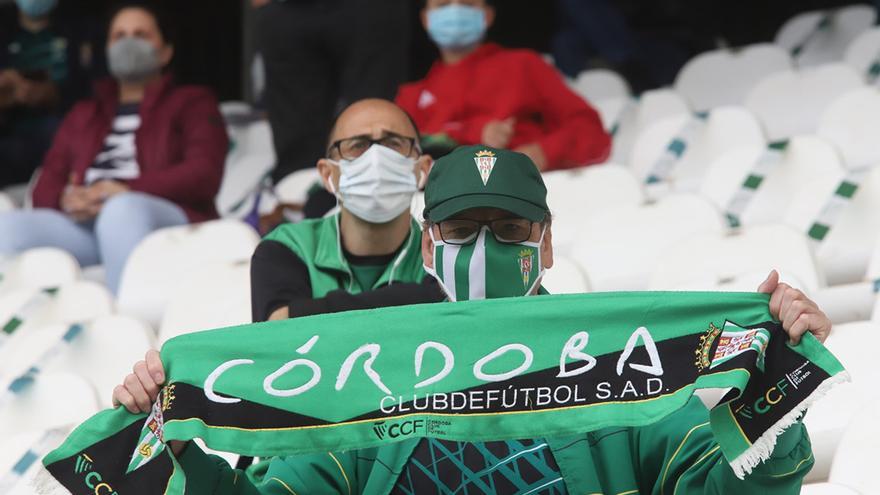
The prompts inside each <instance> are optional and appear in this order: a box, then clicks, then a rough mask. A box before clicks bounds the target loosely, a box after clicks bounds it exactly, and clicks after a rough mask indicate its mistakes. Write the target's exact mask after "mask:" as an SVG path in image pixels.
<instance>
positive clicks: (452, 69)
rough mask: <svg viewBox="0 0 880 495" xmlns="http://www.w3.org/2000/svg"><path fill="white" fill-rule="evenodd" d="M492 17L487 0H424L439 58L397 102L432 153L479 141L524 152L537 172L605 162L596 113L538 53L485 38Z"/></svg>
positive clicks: (606, 140) (607, 141) (607, 144)
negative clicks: (423, 135) (506, 46)
mask: <svg viewBox="0 0 880 495" xmlns="http://www.w3.org/2000/svg"><path fill="white" fill-rule="evenodd" d="M494 18H495V10H494V9H493V8H492V7H491V6H490V5H489V4H488V0H455V1H450V0H427V2H426V5H425V8H424V10H422V23H423V24H424V26H425V29H427V31H428V34H429V35H430V37H431V39H432V40H434V43H436V44H437V46H438V47H439V48H440V58H441V59H440V60H439V61H438V62H436V63H435V64H434V66H433V67H432V68H431V71H430V72H429V73H428V75H427V77H426V78H425V79H424V80H422V81H418V82H415V83H411V84H405V85H403V86H402V87H401V88H400V92H399V93H398V95H397V103H398V104H399V105H400V106H401V107H403V109H404V110H406V111H407V112H409V113H410V115H412V116H413V118H414V119H415V121H416V125H418V126H419V129H420V130H421V131H422V132H423V133H424V134H426V135H427V136H426V141H427V142H429V143H431V148H430V149H431V150H432V152H433V150H434V146H438V147H442V146H443V145H442V143H446V144H445V147H446V148H449V149H451V148H454V147H455V146H457V145H461V144H479V143H481V144H485V145H487V146H493V147H496V148H510V149H515V150H517V151H520V152H522V153H525V154H526V155H528V156H529V157H530V158H531V159H532V160H533V161H534V162H535V164H536V165H537V166H538V168H539V169H540V170H554V169H564V168H572V167H578V166H582V165H587V164H591V163H598V162H602V161H604V160H605V159H606V158H607V157H608V154H609V152H610V149H611V138H610V137H609V136H608V134H607V133H606V132H605V130H604V128H603V127H602V122H601V120H600V118H599V114H598V113H597V112H596V111H595V110H594V109H593V108H591V107H590V105H588V104H587V103H586V102H585V101H584V100H583V99H582V98H580V97H579V96H577V95H576V94H574V93H573V92H572V91H571V90H570V89H568V87H567V86H566V85H565V82H564V81H563V80H562V78H561V77H560V75H559V74H558V73H557V72H556V70H555V69H553V68H552V67H551V66H550V65H548V64H547V63H546V62H544V60H543V59H542V58H541V56H540V55H538V54H537V53H534V52H532V51H529V50H510V49H506V48H502V47H500V46H498V45H495V44H492V43H484V42H483V37H484V36H485V33H486V30H487V29H488V28H489V26H491V25H492V22H493V20H494ZM426 146H428V144H427V143H426Z"/></svg>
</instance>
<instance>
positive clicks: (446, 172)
mask: <svg viewBox="0 0 880 495" xmlns="http://www.w3.org/2000/svg"><path fill="white" fill-rule="evenodd" d="M480 153H482V155H480ZM486 153H489V155H486ZM478 156H492V157H493V158H495V161H494V162H492V163H493V165H492V167H490V168H491V169H492V170H491V171H490V175H491V179H492V180H491V181H489V182H488V185H486V184H484V181H483V177H484V174H482V173H480V172H478V167H477V165H476V164H475V163H474V158H475V157H478ZM425 204H426V206H425V218H426V223H425V229H424V232H423V236H422V239H421V243H420V248H421V257H422V258H423V259H424V264H425V267H426V268H427V269H428V270H429V271H431V272H432V275H433V276H434V277H436V279H437V282H438V283H439V284H440V285H441V286H442V287H443V289H444V291H445V292H446V293H447V294H448V296H449V299H450V300H451V301H464V300H474V299H493V298H500V297H526V296H533V295H536V294H541V293H544V292H545V291H543V290H541V273H543V272H544V271H545V270H549V269H550V268H552V266H553V239H552V225H551V219H550V212H549V209H548V207H547V189H546V187H545V186H544V183H543V180H542V179H541V175H540V174H539V173H538V171H537V170H536V168H535V165H534V164H533V163H532V162H531V161H530V160H529V159H528V158H527V157H525V156H523V155H521V154H516V153H512V152H509V151H503V150H490V149H486V148H483V147H469V148H461V149H459V150H457V151H455V152H453V153H452V154H450V155H448V156H446V157H444V158H442V159H440V160H438V162H437V165H436V166H435V167H433V169H432V171H431V175H430V179H429V181H428V187H427V188H426V189H425ZM464 246H470V248H468V249H470V250H471V253H472V255H470V256H468V257H467V258H468V259H469V261H468V262H466V263H463V264H462V263H453V265H455V266H454V267H453V268H451V269H450V268H449V266H451V265H448V264H446V263H444V267H445V268H444V269H443V270H439V272H440V273H435V269H434V267H435V266H437V264H439V263H435V262H436V261H437V258H436V257H437V256H442V253H443V252H448V250H449V249H450V248H453V247H455V248H459V247H461V248H462V249H465V248H464ZM524 248H527V249H529V250H533V252H534V255H533V256H534V259H535V265H534V268H533V270H534V271H533V273H535V275H536V276H535V277H534V278H532V279H531V286H530V287H527V288H524V285H523V283H522V275H521V272H520V270H521V269H520V267H519V264H518V263H510V262H505V261H510V260H516V259H517V258H518V256H521V255H520V254H519V253H520V252H521V251H522V250H523V249H524ZM444 250H447V251H444ZM458 259H459V260H461V259H462V258H461V257H459V258H458ZM474 273H478V274H482V276H481V277H480V280H481V282H482V283H472V284H471V285H470V286H469V287H470V291H465V292H466V293H464V292H458V293H457V294H456V281H457V280H459V281H460V280H461V279H462V278H464V279H469V280H471V281H473V280H474V279H473V278H470V277H473V276H474V275H472V274H474ZM490 280H491V281H494V283H493V284H490V283H488V282H489V281H490ZM392 288H393V287H388V288H385V289H383V290H384V291H386V292H387V291H388V290H390V289H392ZM758 291H759V292H764V293H767V294H772V295H771V298H770V302H769V309H770V314H771V315H773V317H774V318H779V319H781V322H782V325H783V328H785V329H786V331H787V332H788V334H789V337H790V338H791V339H792V340H793V341H794V342H797V341H799V340H800V338H801V336H802V335H803V334H804V333H806V332H808V331H809V332H811V333H813V334H814V335H815V336H816V337H817V338H818V339H819V340H820V341H824V340H825V339H826V338H827V337H828V334H829V332H830V331H831V321H830V320H829V319H828V318H827V317H826V316H825V314H824V313H822V311H820V310H819V308H818V307H817V306H816V304H815V303H813V302H812V301H810V300H809V299H808V298H807V297H806V296H805V295H804V294H803V293H802V292H800V291H798V290H795V289H793V288H791V287H789V286H788V285H786V284H780V283H779V275H778V274H777V273H776V272H772V273H771V274H770V276H769V277H768V278H767V280H766V281H764V282H763V283H762V284H761V286H760V287H759V289H758ZM377 292H379V291H377ZM432 301H434V299H431V300H430V301H424V302H432ZM446 304H456V303H455V302H451V303H446ZM807 322H809V323H807ZM798 323H800V325H798ZM808 326H809V330H808V329H807V327H808ZM481 330H482V329H481V328H479V326H478V325H475V327H474V338H475V339H478V338H480V331H481ZM164 380H165V370H164V368H163V365H162V362H161V360H160V359H159V353H158V352H157V351H155V350H151V351H149V352H148V353H147V355H146V358H145V359H144V360H143V361H139V362H138V363H136V364H135V366H134V372H133V373H132V374H130V375H128V376H127V377H126V378H125V379H124V381H123V383H122V384H121V385H119V386H117V387H116V388H115V389H114V391H113V402H114V404H119V405H123V406H124V407H125V408H127V409H128V410H129V411H131V412H132V413H138V412H148V411H149V410H150V407H151V406H152V404H153V402H154V401H155V400H156V396H157V394H158V392H159V390H160V388H161V386H162V383H163V381H164ZM328 407H331V406H328ZM708 420H709V411H708V410H707V409H706V407H705V406H704V405H703V403H702V402H701V401H700V399H699V398H697V397H691V399H690V400H689V401H688V402H687V404H686V405H685V406H684V407H682V408H681V409H680V410H679V411H677V412H676V413H674V414H671V415H669V416H667V417H666V418H664V419H662V420H660V421H658V422H656V423H653V424H651V425H648V426H644V427H630V428H619V427H610V428H604V429H600V430H596V431H592V432H589V433H586V434H581V435H575V436H567V437H552V436H551V437H548V438H534V439H522V440H511V441H489V442H477V441H474V442H468V441H451V440H446V439H441V438H419V437H418V436H414V437H413V438H409V439H406V440H404V441H403V442H400V443H396V444H392V445H382V446H378V447H374V448H369V449H360V450H349V451H345V452H333V453H330V454H329V455H324V454H318V453H316V454H310V455H291V456H278V457H273V458H271V459H269V460H265V461H264V462H263V463H261V464H258V465H257V466H254V467H252V468H251V469H250V470H249V471H247V472H243V471H239V470H232V469H231V468H230V467H229V466H228V465H227V464H226V463H225V461H223V460H222V459H220V458H219V457H214V456H208V455H206V454H205V453H204V451H202V450H201V449H200V448H199V447H198V445H195V444H194V443H193V442H180V441H171V442H170V443H169V447H170V448H171V450H172V451H173V453H174V455H175V457H176V459H177V460H178V462H179V463H180V466H181V468H182V469H183V471H184V473H185V475H186V483H187V488H188V489H196V488H202V487H210V488H208V489H202V490H198V491H197V493H220V494H225V493H247V494H258V493H262V494H286V493H309V494H311V493H352V494H355V493H363V494H377V495H385V494H412V493H419V494H420V493H503V494H508V493H510V494H512V493H517V494H523V495H525V494H529V493H541V494H568V493H571V494H572V495H575V494H583V493H608V494H612V493H616V494H628V493H644V494H663V493H669V494H672V493H674V492H675V491H676V489H677V488H678V487H686V488H684V490H686V491H687V492H688V493H695V492H697V489H699V493H707V494H708V493H712V494H740V493H748V494H752V493H770V494H776V493H797V492H798V491H799V490H800V486H801V482H802V481H803V478H804V476H805V475H806V473H807V472H809V470H810V468H812V466H813V455H812V450H811V447H810V440H809V436H808V435H807V430H806V428H805V427H804V425H803V424H802V423H801V422H800V421H796V422H795V423H794V424H792V425H791V426H790V427H789V428H788V429H787V430H786V431H785V432H784V433H782V434H781V435H780V436H779V437H778V438H777V439H776V442H775V446H774V447H773V452H772V455H771V456H770V458H769V459H768V460H767V461H766V462H764V463H762V464H760V465H759V466H757V467H756V468H755V469H754V471H752V472H751V474H749V475H748V476H747V477H746V478H745V479H742V480H741V479H739V478H737V477H736V475H735V474H734V472H733V469H731V467H730V464H728V463H727V462H726V461H725V460H724V457H723V455H722V453H721V452H720V450H719V447H718V443H717V441H716V440H715V437H714V436H713V432H712V429H711V428H701V427H702V426H706V425H708ZM573 445H581V447H580V448H576V449H569V447H571V446H573ZM443 461H445V462H443ZM695 466H697V467H698V468H695ZM667 489H669V491H666V490H667ZM679 493H683V492H682V491H681V490H679Z"/></svg>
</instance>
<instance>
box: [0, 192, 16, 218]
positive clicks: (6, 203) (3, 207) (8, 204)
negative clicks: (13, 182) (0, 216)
mask: <svg viewBox="0 0 880 495" xmlns="http://www.w3.org/2000/svg"><path fill="white" fill-rule="evenodd" d="M14 209H15V201H13V199H12V197H10V196H9V195H8V194H6V193H5V192H0V213H3V212H4V211H12V210H14Z"/></svg>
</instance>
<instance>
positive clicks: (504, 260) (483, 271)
mask: <svg viewBox="0 0 880 495" xmlns="http://www.w3.org/2000/svg"><path fill="white" fill-rule="evenodd" d="M428 232H429V235H430V236H431V241H432V242H433V243H434V269H431V268H428V267H427V266H426V267H425V271H426V272H428V273H429V274H430V275H432V276H433V277H434V278H436V279H437V281H438V282H440V287H442V288H443V291H444V292H446V295H447V296H448V297H449V300H450V301H467V300H472V299H494V298H497V297H514V296H526V295H531V294H532V292H533V290H534V289H535V287H537V285H538V283H540V281H541V277H543V275H544V268H543V266H542V264H541V243H542V242H543V240H544V230H542V231H541V239H540V240H539V241H538V242H520V243H516V244H503V243H500V242H498V240H497V239H495V236H494V235H492V232H491V231H490V230H489V227H487V226H485V225H484V226H483V228H482V229H480V233H479V235H478V236H477V239H476V240H475V241H474V242H473V243H472V244H469V245H467V246H459V245H455V244H447V243H445V242H443V241H437V240H436V239H435V238H434V229H433V228H432V229H429V230H428Z"/></svg>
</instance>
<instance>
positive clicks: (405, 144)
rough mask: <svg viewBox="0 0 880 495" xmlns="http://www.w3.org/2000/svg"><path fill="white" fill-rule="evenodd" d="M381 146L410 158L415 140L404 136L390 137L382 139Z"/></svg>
mask: <svg viewBox="0 0 880 495" xmlns="http://www.w3.org/2000/svg"><path fill="white" fill-rule="evenodd" d="M379 144H381V145H382V146H384V147H386V148H390V149H393V150H394V151H396V152H398V153H400V154H401V155H403V156H409V154H410V153H412V146H413V140H412V139H410V138H407V137H403V136H397V135H389V136H385V137H383V138H382V139H380V140H379Z"/></svg>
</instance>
